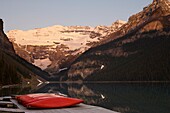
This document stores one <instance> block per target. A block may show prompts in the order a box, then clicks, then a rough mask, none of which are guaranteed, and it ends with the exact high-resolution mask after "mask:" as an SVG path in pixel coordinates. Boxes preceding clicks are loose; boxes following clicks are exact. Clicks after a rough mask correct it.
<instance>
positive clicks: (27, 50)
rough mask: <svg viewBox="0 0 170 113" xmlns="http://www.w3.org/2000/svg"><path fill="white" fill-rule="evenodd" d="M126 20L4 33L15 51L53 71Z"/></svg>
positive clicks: (29, 60) (31, 61) (57, 70)
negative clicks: (105, 23)
mask: <svg viewBox="0 0 170 113" xmlns="http://www.w3.org/2000/svg"><path fill="white" fill-rule="evenodd" d="M125 23H126V22H124V21H120V20H119V21H116V22H115V23H113V24H112V25H111V26H97V27H95V28H93V27H90V26H59V25H56V26H51V27H47V28H37V29H33V30H28V31H21V30H11V31H9V32H8V33H7V35H8V37H9V39H10V41H11V42H12V43H13V45H14V48H15V51H16V53H17V54H18V55H19V56H20V57H22V58H24V59H25V60H27V61H28V62H30V63H32V64H34V65H36V66H38V67H40V68H41V69H42V70H45V71H47V72H49V73H50V74H51V75H55V74H57V73H59V72H60V71H62V70H65V69H66V67H68V66H69V65H70V64H71V63H72V62H73V61H74V60H75V59H76V58H77V57H78V56H79V55H81V54H82V53H83V52H84V51H86V50H88V49H89V48H91V47H92V46H94V45H95V44H96V43H100V42H101V41H102V40H104V38H105V37H107V36H108V35H109V34H111V33H112V32H115V31H117V30H118V28H119V27H121V26H122V25H123V24H125Z"/></svg>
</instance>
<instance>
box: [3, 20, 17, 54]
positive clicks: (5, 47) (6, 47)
mask: <svg viewBox="0 0 170 113" xmlns="http://www.w3.org/2000/svg"><path fill="white" fill-rule="evenodd" d="M0 48H1V49H2V50H4V51H6V52H8V53H10V54H14V53H15V51H14V48H13V45H12V43H11V42H10V41H9V39H8V38H7V36H6V34H5V33H4V31H3V21H2V19H0Z"/></svg>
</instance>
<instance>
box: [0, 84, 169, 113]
mask: <svg viewBox="0 0 170 113" xmlns="http://www.w3.org/2000/svg"><path fill="white" fill-rule="evenodd" d="M42 92H45V93H47V92H52V93H59V92H60V93H63V94H66V95H68V96H70V97H76V98H81V99H83V100H84V101H85V103H86V104H90V105H96V106H101V107H105V108H108V109H111V110H113V111H119V112H121V113H170V84H168V83H140V84H137V83H133V84H132V83H131V84H130V83H129V84H127V83H126V84H125V83H120V84H119V83H97V84H94V83H89V84H74V83H72V84H62V83H61V84H59V83H57V84H47V85H41V86H39V87H37V88H34V89H33V88H31V87H27V88H24V89H23V88H20V87H13V88H3V89H0V96H5V95H15V94H25V93H42Z"/></svg>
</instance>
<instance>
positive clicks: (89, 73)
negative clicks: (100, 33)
mask: <svg viewBox="0 0 170 113" xmlns="http://www.w3.org/2000/svg"><path fill="white" fill-rule="evenodd" d="M158 1H159V4H161V5H159V4H157V3H155V2H156V1H155V0H154V1H153V3H152V4H150V5H149V6H147V8H144V10H143V11H142V12H140V13H137V14H136V15H134V16H131V17H130V19H129V21H128V22H127V24H125V25H123V26H122V27H120V30H118V31H117V32H115V33H113V34H111V35H110V36H109V37H108V38H106V39H110V40H106V41H105V42H103V43H102V44H100V45H97V46H95V47H93V48H91V49H89V50H88V51H86V52H85V53H83V54H82V55H81V56H80V57H78V58H77V59H76V60H75V62H74V63H73V64H72V65H71V67H70V68H69V70H68V73H67V74H66V78H65V79H68V80H70V81H77V80H82V81H169V80H170V79H169V78H170V77H169V71H168V70H169V66H168V65H169V64H168V62H169V60H170V59H169V57H168V56H169V55H170V53H169V48H170V47H169V45H168V43H169V41H170V40H169V37H170V35H169V33H170V31H169V29H170V12H169V11H170V10H167V9H166V8H168V9H170V7H169V6H170V4H169V2H168V6H166V5H167V4H165V1H166V2H167V0H165V1H162V0H158ZM153 7H154V8H155V10H154V11H151V10H150V9H152V8H153ZM146 14H149V15H147V16H146V17H145V18H144V19H146V21H141V22H142V23H140V24H138V25H136V23H135V22H136V21H137V20H138V19H136V18H137V17H141V15H146ZM141 19H142V18H139V20H141ZM133 22H134V23H133ZM155 24H157V26H156V27H153V25H155ZM125 26H131V27H129V28H128V27H125ZM133 26H136V27H133ZM131 29H132V30H131ZM123 30H125V31H126V33H125V34H122V31H123ZM115 34H116V35H115Z"/></svg>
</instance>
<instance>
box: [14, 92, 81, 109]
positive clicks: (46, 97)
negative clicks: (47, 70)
mask: <svg viewBox="0 0 170 113" xmlns="http://www.w3.org/2000/svg"><path fill="white" fill-rule="evenodd" d="M15 98H16V99H17V100H18V102H19V103H21V104H23V105H24V106H25V107H27V108H62V107H69V106H74V105H76V104H79V103H82V102H83V100H81V99H76V98H69V97H64V96H60V95H56V94H27V95H19V96H16V97H15Z"/></svg>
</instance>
